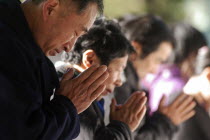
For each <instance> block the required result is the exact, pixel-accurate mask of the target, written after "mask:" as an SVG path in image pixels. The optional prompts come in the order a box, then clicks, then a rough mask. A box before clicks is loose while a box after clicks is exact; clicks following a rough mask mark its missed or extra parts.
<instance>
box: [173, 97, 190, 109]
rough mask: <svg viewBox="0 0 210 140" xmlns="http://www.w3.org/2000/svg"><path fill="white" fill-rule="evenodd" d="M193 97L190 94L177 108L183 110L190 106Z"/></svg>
mask: <svg viewBox="0 0 210 140" xmlns="http://www.w3.org/2000/svg"><path fill="white" fill-rule="evenodd" d="M192 100H193V98H192V97H191V96H188V97H187V98H186V99H185V100H184V101H183V102H181V103H180V104H179V105H178V107H177V110H179V111H182V110H184V109H185V108H186V106H188V105H189V104H190V103H191V102H192Z"/></svg>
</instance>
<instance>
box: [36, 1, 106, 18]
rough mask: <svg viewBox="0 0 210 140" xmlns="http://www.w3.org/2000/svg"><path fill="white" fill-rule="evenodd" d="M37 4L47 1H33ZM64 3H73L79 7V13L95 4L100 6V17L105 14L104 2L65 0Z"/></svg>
mask: <svg viewBox="0 0 210 140" xmlns="http://www.w3.org/2000/svg"><path fill="white" fill-rule="evenodd" d="M32 1H33V2H34V3H35V4H40V3H41V2H44V1H46V0H32ZM63 1H72V2H74V3H76V4H77V5H78V12H82V11H84V10H85V9H86V8H87V6H88V4H89V3H95V4H97V6H98V12H99V13H100V15H102V14H103V10H104V4H103V0H63Z"/></svg>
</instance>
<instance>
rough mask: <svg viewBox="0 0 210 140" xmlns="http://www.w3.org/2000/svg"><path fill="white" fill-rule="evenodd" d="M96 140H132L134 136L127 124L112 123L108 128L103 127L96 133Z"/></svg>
mask: <svg viewBox="0 0 210 140" xmlns="http://www.w3.org/2000/svg"><path fill="white" fill-rule="evenodd" d="M94 140H132V136H131V131H130V128H129V127H128V126H127V125H126V124H124V123H122V122H120V121H111V122H110V123H109V124H108V125H107V126H102V127H100V128H99V129H98V130H97V131H96V132H95V135H94Z"/></svg>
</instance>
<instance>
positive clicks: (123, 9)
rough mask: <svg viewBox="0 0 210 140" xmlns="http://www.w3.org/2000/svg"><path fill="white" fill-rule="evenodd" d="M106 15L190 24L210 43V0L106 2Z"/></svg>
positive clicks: (129, 0)
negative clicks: (149, 16) (147, 16)
mask: <svg viewBox="0 0 210 140" xmlns="http://www.w3.org/2000/svg"><path fill="white" fill-rule="evenodd" d="M104 4H105V15H106V16H107V17H109V18H119V17H122V16H124V15H128V14H137V15H139V14H145V13H150V14H155V15H158V16H161V17H162V18H163V19H164V20H165V21H166V22H167V23H169V24H172V23H176V22H180V21H184V22H187V23H190V24H191V25H193V26H194V27H196V28H197V29H199V30H200V31H201V32H203V33H204V34H205V35H206V37H207V39H208V41H209V43H210V9H209V7H210V0H104Z"/></svg>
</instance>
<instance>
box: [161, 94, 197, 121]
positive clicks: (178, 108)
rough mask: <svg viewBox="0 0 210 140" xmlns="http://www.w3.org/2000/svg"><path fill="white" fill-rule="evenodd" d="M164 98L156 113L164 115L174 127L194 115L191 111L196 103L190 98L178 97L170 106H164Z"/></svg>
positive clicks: (183, 95)
mask: <svg viewBox="0 0 210 140" xmlns="http://www.w3.org/2000/svg"><path fill="white" fill-rule="evenodd" d="M165 101H166V97H165V96H163V97H162V99H161V101H160V104H159V107H158V111H159V112H161V113H162V114H164V115H166V116H167V117H168V118H169V119H170V120H171V121H172V122H173V123H174V124H175V125H179V124H181V123H183V122H184V121H186V120H188V119H189V118H191V117H192V116H194V115H195V111H194V110H193V109H194V107H195V106H196V103H195V102H194V101H193V98H192V97H191V96H187V95H186V94H181V95H179V96H178V97H177V98H176V99H175V100H174V101H173V102H172V103H171V104H170V105H168V106H165Z"/></svg>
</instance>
